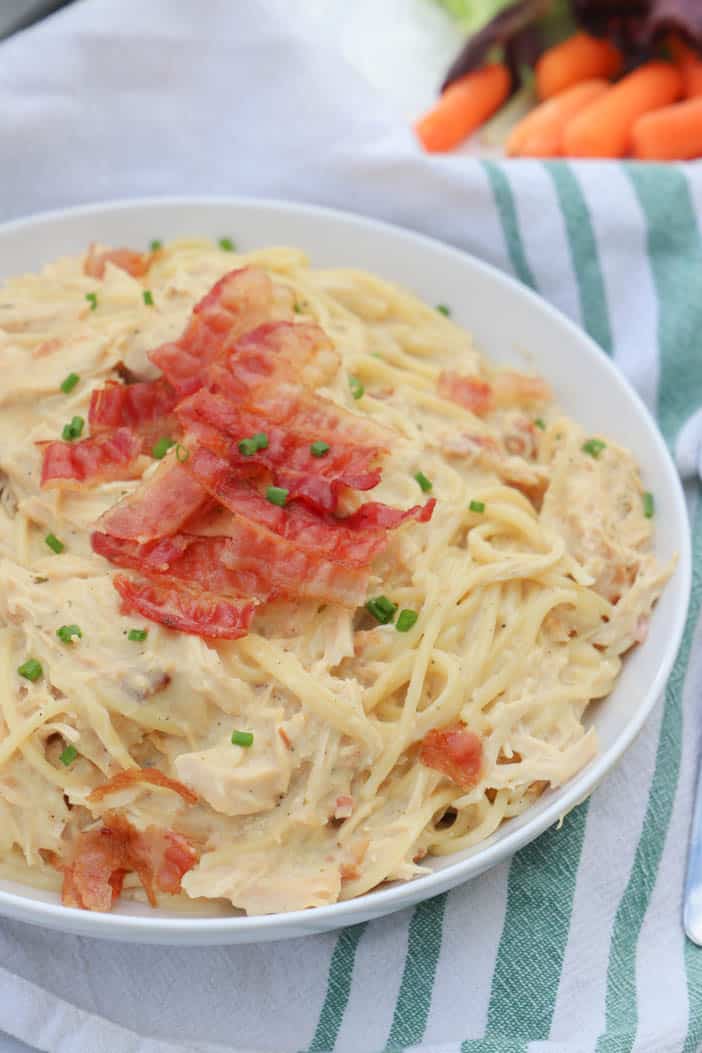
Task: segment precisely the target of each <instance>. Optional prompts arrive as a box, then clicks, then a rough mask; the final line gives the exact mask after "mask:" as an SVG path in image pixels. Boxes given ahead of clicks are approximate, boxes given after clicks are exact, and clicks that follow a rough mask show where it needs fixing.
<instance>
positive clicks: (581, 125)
mask: <svg viewBox="0 0 702 1053" xmlns="http://www.w3.org/2000/svg"><path fill="white" fill-rule="evenodd" d="M681 95H682V77H681V75H680V73H679V71H678V70H677V69H676V68H675V66H671V65H670V63H668V62H657V61H656V62H647V63H646V64H645V65H643V66H639V68H638V69H637V70H634V72H633V73H630V74H629V75H628V76H627V77H624V78H622V80H620V81H619V82H618V83H617V84H615V85H614V86H613V87H611V88H610V89H609V91H608V92H606V94H605V95H603V96H602V97H601V98H600V99H597V100H596V101H595V102H593V103H592V105H591V106H588V107H587V109H585V110H583V111H582V112H581V113H578V114H576V116H575V117H574V118H573V120H572V121H570V123H569V124H568V125H567V127H566V130H565V132H564V135H563V152H564V154H565V155H566V157H624V156H625V154H627V153H628V152H629V149H630V148H631V130H632V128H633V126H634V123H635V121H636V120H637V119H638V118H639V117H642V116H643V115H644V114H645V113H648V112H649V111H650V110H657V109H660V107H661V106H668V105H669V104H670V103H671V102H675V101H676V99H679V98H680V96H681Z"/></svg>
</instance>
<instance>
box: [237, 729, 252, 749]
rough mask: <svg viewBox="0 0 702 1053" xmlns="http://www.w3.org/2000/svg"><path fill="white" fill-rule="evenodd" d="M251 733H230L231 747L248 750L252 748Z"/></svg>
mask: <svg viewBox="0 0 702 1053" xmlns="http://www.w3.org/2000/svg"><path fill="white" fill-rule="evenodd" d="M253 740H254V737H253V731H232V745H233V746H243V747H244V748H248V747H249V746H253Z"/></svg>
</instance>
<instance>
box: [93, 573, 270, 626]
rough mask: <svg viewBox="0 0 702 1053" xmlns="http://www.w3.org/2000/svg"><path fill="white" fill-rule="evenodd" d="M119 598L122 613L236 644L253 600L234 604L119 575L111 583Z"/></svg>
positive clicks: (178, 587) (252, 608)
mask: <svg viewBox="0 0 702 1053" xmlns="http://www.w3.org/2000/svg"><path fill="white" fill-rule="evenodd" d="M112 583H113V585H114V587H115V588H116V589H117V592H118V593H119V594H120V596H121V597H122V611H123V613H125V614H126V613H129V612H130V611H137V612H138V613H139V614H142V615H143V616H144V617H145V618H149V619H150V620H151V621H154V622H159V623H160V624H161V625H165V626H167V627H168V628H169V629H177V630H179V631H180V632H184V633H192V634H193V635H195V636H204V637H206V638H211V639H216V638H218V639H227V640H237V639H239V638H240V637H241V636H246V634H247V633H248V631H249V627H250V625H251V619H252V618H253V616H254V612H255V610H256V606H257V603H256V601H255V600H250V601H244V600H240V601H238V602H237V601H234V600H228V599H223V598H222V597H221V596H213V595H212V593H209V592H205V591H203V590H202V589H190V588H188V587H187V586H185V585H182V584H176V583H174V582H171V583H170V584H165V583H163V584H162V583H161V582H154V581H143V580H136V579H134V578H127V577H124V576H123V575H121V574H118V575H116V577H114V578H113V579H112Z"/></svg>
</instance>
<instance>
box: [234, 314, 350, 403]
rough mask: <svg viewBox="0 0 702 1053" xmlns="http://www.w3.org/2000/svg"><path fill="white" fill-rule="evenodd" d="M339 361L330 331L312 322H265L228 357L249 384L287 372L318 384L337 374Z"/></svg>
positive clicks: (307, 384) (238, 376)
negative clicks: (328, 334) (327, 332)
mask: <svg viewBox="0 0 702 1053" xmlns="http://www.w3.org/2000/svg"><path fill="white" fill-rule="evenodd" d="M339 365H340V359H339V355H338V352H337V351H335V350H334V347H333V345H332V342H331V340H330V339H329V337H328V336H327V334H326V333H325V332H324V330H323V329H320V327H319V326H318V325H314V324H312V323H310V322H299V323H297V324H296V323H294V322H265V323H264V324H263V325H259V326H257V327H256V328H255V329H252V330H251V331H250V332H248V333H244V335H243V336H241V337H240V338H239V339H238V340H237V342H236V346H235V348H234V350H233V352H232V353H231V355H230V356H229V359H228V368H229V370H230V372H232V373H234V374H235V375H236V379H237V381H239V382H240V383H242V384H244V385H247V386H253V385H254V384H256V383H260V380H261V378H263V377H267V376H273V375H275V374H276V373H284V374H285V375H287V376H289V377H290V376H291V377H294V379H296V380H297V381H298V383H301V384H304V385H305V387H309V388H318V387H321V386H322V385H323V384H326V383H327V382H328V381H329V380H331V379H332V378H333V377H334V375H335V373H336V372H337V370H338V369H339Z"/></svg>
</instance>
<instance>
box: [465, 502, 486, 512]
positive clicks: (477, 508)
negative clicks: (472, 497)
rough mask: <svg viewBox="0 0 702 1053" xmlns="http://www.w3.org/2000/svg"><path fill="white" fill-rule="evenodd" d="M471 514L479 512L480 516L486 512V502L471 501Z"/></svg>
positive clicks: (469, 506)
mask: <svg viewBox="0 0 702 1053" xmlns="http://www.w3.org/2000/svg"><path fill="white" fill-rule="evenodd" d="M468 508H469V509H470V511H471V512H477V513H478V514H479V515H480V514H481V513H483V512H484V511H485V502H484V501H471V503H470V504H469V505H468Z"/></svg>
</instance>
